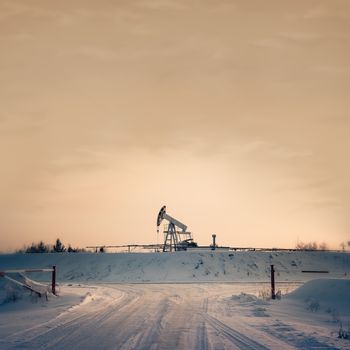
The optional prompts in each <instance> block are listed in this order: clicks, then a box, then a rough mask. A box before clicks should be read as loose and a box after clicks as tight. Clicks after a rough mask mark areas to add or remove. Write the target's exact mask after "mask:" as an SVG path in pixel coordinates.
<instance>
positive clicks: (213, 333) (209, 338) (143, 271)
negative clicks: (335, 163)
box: [0, 252, 350, 349]
mask: <svg viewBox="0 0 350 350" xmlns="http://www.w3.org/2000/svg"><path fill="white" fill-rule="evenodd" d="M231 254H232V255H231ZM270 264H274V265H275V266H276V270H277V275H276V278H277V281H289V282H287V283H284V284H277V289H282V290H283V295H282V299H281V300H275V301H272V300H266V299H265V298H264V297H265V296H266V294H268V283H266V284H265V283H264V282H268V280H269V265H270ZM51 265H57V267H58V271H59V274H58V281H59V283H60V293H59V296H58V297H54V296H49V300H48V301H46V299H45V298H42V299H40V298H38V297H36V296H34V295H33V296H31V295H30V294H29V293H28V292H24V293H23V291H21V292H19V291H18V290H17V289H16V288H17V287H13V286H8V285H7V282H5V281H4V279H2V278H0V291H1V292H0V295H1V293H2V304H1V305H0V349H67V348H69V349H350V339H339V338H338V331H339V328H340V325H342V328H343V329H344V330H347V328H348V325H349V322H350V302H349V298H350V279H348V276H349V272H350V271H349V270H350V257H349V255H348V254H341V253H320V252H313V253H312V252H283V253H281V252H273V253H262V252H247V253H244V252H225V253H216V252H215V253H212V252H206V253H204V252H203V253H198V252H196V253H186V252H184V253H174V254H47V255H46V254H35V255H34V254H33V255H0V270H6V269H10V268H11V269H15V268H40V267H41V268H45V267H49V266H51ZM316 268H317V269H318V270H320V269H324V270H328V271H330V273H329V274H325V275H322V277H327V278H323V279H315V278H316V277H317V276H316V275H313V274H303V273H301V272H300V271H301V270H312V269H316ZM31 277H33V276H31ZM39 277H40V278H42V279H43V278H44V274H43V275H41V276H40V275H39ZM335 277H336V278H335ZM33 278H34V277H33ZM308 279H309V280H310V281H308V282H306V283H301V281H306V280H308ZM293 281H299V282H298V283H294V282H293ZM135 282H136V283H135ZM160 282H161V283H160ZM208 282H210V283H208ZM213 282H216V283H213ZM5 285H7V287H6V289H5ZM296 287H298V288H297V289H296ZM287 291H289V292H291V293H289V294H285V292H287ZM16 293H17V294H16ZM11 296H15V297H14V299H16V296H17V298H18V299H17V300H16V301H15V302H14V301H12V300H11Z"/></svg>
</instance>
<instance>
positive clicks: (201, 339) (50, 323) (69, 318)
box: [0, 284, 342, 350]
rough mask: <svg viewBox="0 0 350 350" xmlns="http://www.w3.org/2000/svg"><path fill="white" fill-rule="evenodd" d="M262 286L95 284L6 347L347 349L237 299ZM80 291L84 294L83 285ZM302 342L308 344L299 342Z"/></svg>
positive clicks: (263, 306) (270, 309) (267, 307)
mask: <svg viewBox="0 0 350 350" xmlns="http://www.w3.org/2000/svg"><path fill="white" fill-rule="evenodd" d="M73 287H74V286H73ZM73 287H71V288H72V289H74V288H73ZM259 288H260V289H261V286H259V287H257V286H255V285H232V284H231V285H230V284H110V285H97V286H92V287H88V288H85V291H84V295H85V297H84V298H82V299H81V302H80V304H78V305H75V306H73V307H70V308H69V309H65V310H63V311H62V312H61V313H60V314H59V315H56V317H54V318H51V320H47V321H45V322H42V321H41V322H39V323H38V324H37V325H36V326H34V327H30V328H28V327H26V329H22V330H21V329H19V330H17V331H15V332H11V333H12V334H7V335H5V336H4V337H3V338H2V339H1V341H0V348H1V349H201V350H205V349H256V350H263V349H296V348H298V349H312V348H317V349H335V348H342V347H341V346H335V345H334V344H333V345H330V344H332V342H331V343H330V339H329V338H327V334H326V333H325V332H324V330H322V329H321V328H320V329H319V330H318V332H319V334H320V337H317V339H316V337H315V336H314V335H313V334H314V332H315V329H314V328H310V327H309V328H307V327H306V324H307V323H305V325H303V324H300V322H299V321H298V322H299V323H298V322H294V323H290V322H289V321H287V320H288V319H289V317H290V316H288V317H286V319H285V320H284V314H283V309H282V310H281V309H278V312H279V313H278V317H277V316H276V317H275V316H274V312H275V311H274V307H275V305H271V304H270V303H267V302H262V301H261V300H260V301H259V300H250V299H249V297H247V298H246V299H245V297H244V296H243V297H237V298H232V295H233V294H236V295H240V292H241V291H242V289H243V290H244V291H245V292H247V293H254V292H257V290H258V289H259ZM76 289H77V290H79V292H80V293H81V290H82V288H81V287H76ZM287 311H288V310H287ZM300 319H303V316H302V315H301V317H300ZM288 322H289V323H288ZM296 325H298V327H296ZM322 332H323V333H325V334H326V335H322V334H323V333H322ZM300 339H303V342H302V343H300V342H299V343H298V341H299V340H300Z"/></svg>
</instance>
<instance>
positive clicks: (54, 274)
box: [52, 266, 56, 295]
mask: <svg viewBox="0 0 350 350" xmlns="http://www.w3.org/2000/svg"><path fill="white" fill-rule="evenodd" d="M52 294H54V295H56V266H52Z"/></svg>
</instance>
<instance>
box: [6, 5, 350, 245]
mask: <svg viewBox="0 0 350 350" xmlns="http://www.w3.org/2000/svg"><path fill="white" fill-rule="evenodd" d="M0 48H1V54H0V81H1V84H0V106H1V108H0V156H1V158H0V159H1V172H0V235H1V250H9V249H14V248H18V247H21V246H22V245H23V244H28V243H31V242H32V241H38V240H40V239H43V240H45V241H47V242H53V241H54V239H55V238H56V237H60V238H61V239H62V240H63V241H64V242H65V243H68V242H70V243H71V244H73V245H79V246H85V245H93V244H125V243H154V242H155V241H156V239H157V235H156V227H155V221H156V216H157V213H158V210H159V209H160V207H161V206H162V205H167V208H168V211H169V213H170V214H171V215H173V216H175V217H177V218H178V219H180V220H182V221H183V222H184V223H185V224H187V225H188V227H189V229H190V230H191V231H192V232H193V234H194V238H195V240H196V241H198V242H199V243H200V244H209V242H210V239H211V234H212V233H216V234H217V241H218V243H219V244H225V245H230V246H274V247H276V246H278V247H294V246H295V243H296V242H297V240H301V241H311V240H312V241H313V240H316V241H318V242H322V241H325V242H327V243H328V244H329V245H330V246H332V247H335V248H338V247H339V243H340V242H341V241H345V240H348V239H350V215H349V213H350V164H349V159H350V156H349V151H350V116H349V110H350V2H349V1H348V0H342V1H339V0H332V1H329V0H327V1H312V0H305V1H304V0H303V1H301V0H300V1H299V0H297V1H295V0H290V1H280V0H275V1H271V0H269V1H260V0H256V1H248V0H238V1H233V0H232V1H228V0H227V1H214V0H210V1H209V0H203V1H194V0H193V1H191V0H183V1H182V0H142V1H141V0H140V1H130V0H125V1H112V0H110V1H106V0H98V1H97V0H84V1H83V0H78V1H68V0H65V1H47V0H31V1H27V0H22V1H19V0H1V1H0Z"/></svg>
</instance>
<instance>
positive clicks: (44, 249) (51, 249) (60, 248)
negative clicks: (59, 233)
mask: <svg viewBox="0 0 350 350" xmlns="http://www.w3.org/2000/svg"><path fill="white" fill-rule="evenodd" d="M85 251H86V250H85V249H84V248H73V247H72V246H71V245H70V244H68V247H65V245H64V244H63V243H62V241H61V240H60V239H59V238H57V239H56V242H55V244H46V243H45V242H44V241H40V242H38V243H34V242H33V243H32V244H31V245H30V246H27V247H24V248H22V249H19V250H17V251H16V253H65V252H67V253H81V252H85Z"/></svg>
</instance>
